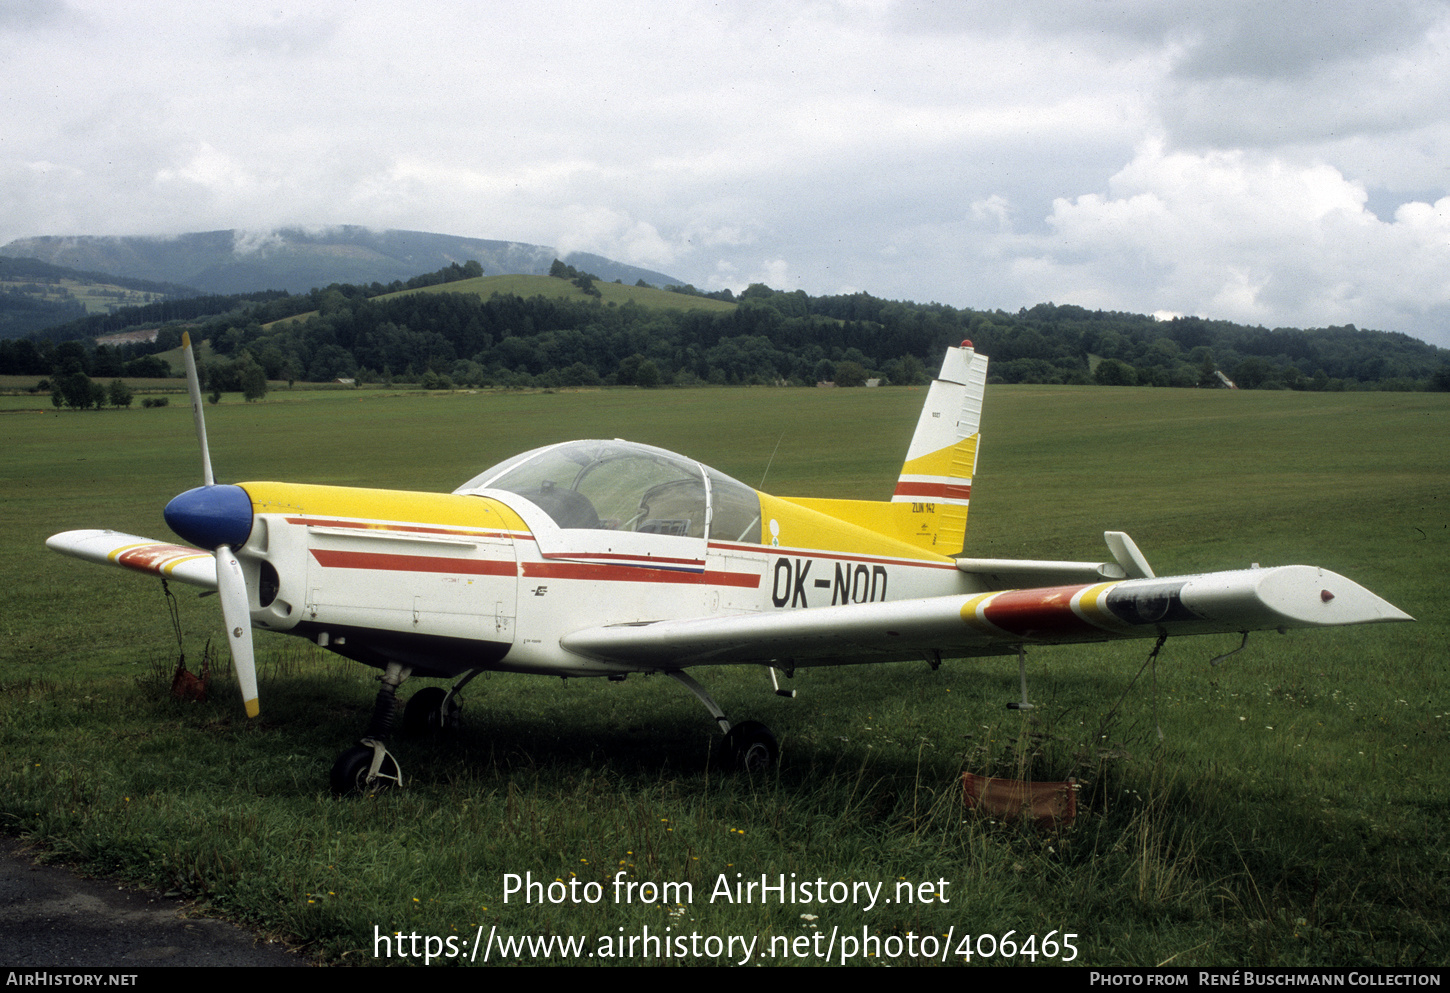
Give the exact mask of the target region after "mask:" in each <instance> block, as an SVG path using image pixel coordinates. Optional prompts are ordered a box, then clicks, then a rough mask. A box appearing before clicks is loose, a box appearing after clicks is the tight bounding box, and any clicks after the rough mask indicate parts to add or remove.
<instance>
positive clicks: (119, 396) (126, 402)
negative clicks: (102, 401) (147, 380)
mask: <svg viewBox="0 0 1450 993" xmlns="http://www.w3.org/2000/svg"><path fill="white" fill-rule="evenodd" d="M106 396H107V397H108V398H109V399H110V401H111V406H112V407H129V406H131V401H132V400H134V399H135V394H133V393H132V392H131V387H129V386H127V385H126V384H125V383H124V382H122V381H121V380H119V379H113V380H111V386H110V388H109V389H108V390H106Z"/></svg>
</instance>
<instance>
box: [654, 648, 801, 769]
mask: <svg viewBox="0 0 1450 993" xmlns="http://www.w3.org/2000/svg"><path fill="white" fill-rule="evenodd" d="M666 675H668V676H669V677H670V678H671V679H673V680H674V681H675V682H677V683H679V684H680V685H681V686H683V687H684V688H685V689H687V690H689V691H690V692H691V693H693V694H695V697H696V699H698V700H699V701H700V702H701V703H703V704H704V705H705V708H706V709H707V710H709V711H710V713H711V714H712V715H714V717H715V720H716V722H717V723H718V724H719V725H720V730H721V731H724V732H725V740H724V742H723V746H722V754H723V756H724V758H725V760H726V761H727V762H728V763H729V764H730V766H731V767H732V768H734V769H736V770H738V771H740V772H748V773H756V772H766V771H768V770H769V769H770V768H771V766H773V765H775V762H776V759H778V758H779V757H780V746H779V745H777V744H776V741H775V735H773V734H771V733H770V728H768V727H766V726H765V725H764V724H762V723H760V722H759V721H741V722H740V723H739V724H733V725H732V724H731V723H730V720H729V718H727V717H726V716H725V711H723V710H721V709H720V705H719V704H718V703H716V702H715V701H714V699H713V698H711V696H710V694H709V693H708V692H706V690H705V687H703V686H701V685H700V684H699V683H697V682H695V679H694V677H692V676H691V675H690V674H689V673H687V672H685V671H684V670H683V669H671V670H670V671H669V672H668V673H666Z"/></svg>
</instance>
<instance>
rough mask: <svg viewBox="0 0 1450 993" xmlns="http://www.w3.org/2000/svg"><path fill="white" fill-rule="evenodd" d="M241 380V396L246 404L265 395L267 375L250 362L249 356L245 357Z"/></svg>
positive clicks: (254, 363) (259, 367)
mask: <svg viewBox="0 0 1450 993" xmlns="http://www.w3.org/2000/svg"><path fill="white" fill-rule="evenodd" d="M241 380H242V396H243V397H244V398H245V399H246V401H247V402H248V403H251V402H253V401H255V400H260V399H262V397H264V396H266V395H267V374H266V372H264V371H263V369H262V367H261V366H259V365H257V363H256V362H254V361H251V357H250V356H247V361H245V362H244V363H243V364H242V370H241Z"/></svg>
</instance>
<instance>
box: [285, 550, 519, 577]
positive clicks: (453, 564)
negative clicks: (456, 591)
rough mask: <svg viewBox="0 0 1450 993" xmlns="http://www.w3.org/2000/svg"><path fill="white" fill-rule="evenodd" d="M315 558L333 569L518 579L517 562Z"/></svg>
mask: <svg viewBox="0 0 1450 993" xmlns="http://www.w3.org/2000/svg"><path fill="white" fill-rule="evenodd" d="M311 551H312V557H313V558H315V559H316V560H317V561H318V563H319V564H320V565H322V566H325V567H326V568H329V569H375V570H382V571H385V572H449V573H457V574H462V575H466V576H516V575H518V570H517V568H516V567H515V566H514V563H513V562H502V561H490V560H488V559H452V558H443V557H441V556H436V555H392V554H382V553H376V552H340V551H331V550H328V549H321V548H314V549H312V550H311Z"/></svg>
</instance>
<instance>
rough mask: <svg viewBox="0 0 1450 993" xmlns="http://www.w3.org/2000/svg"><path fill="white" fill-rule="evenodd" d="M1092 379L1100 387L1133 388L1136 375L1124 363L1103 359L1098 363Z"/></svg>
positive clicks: (1131, 368)
mask: <svg viewBox="0 0 1450 993" xmlns="http://www.w3.org/2000/svg"><path fill="white" fill-rule="evenodd" d="M1093 379H1095V380H1097V381H1098V384H1099V385H1101V386H1135V385H1137V382H1138V373H1137V372H1136V371H1134V369H1133V367H1132V366H1130V365H1128V364H1127V363H1126V362H1120V361H1118V360H1117V359H1103V360H1102V361H1101V362H1099V363H1098V367H1097V370H1096V371H1095V372H1094V373H1093Z"/></svg>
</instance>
